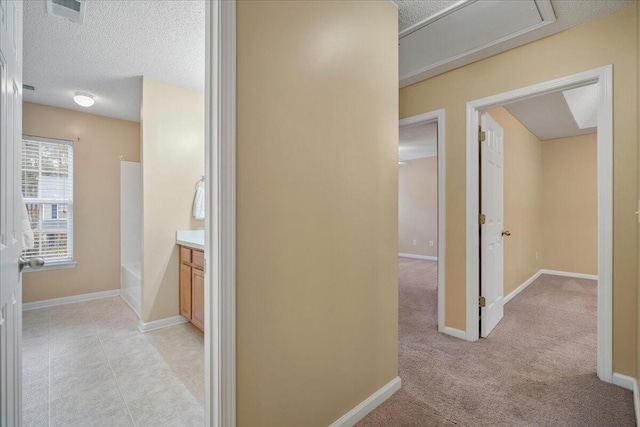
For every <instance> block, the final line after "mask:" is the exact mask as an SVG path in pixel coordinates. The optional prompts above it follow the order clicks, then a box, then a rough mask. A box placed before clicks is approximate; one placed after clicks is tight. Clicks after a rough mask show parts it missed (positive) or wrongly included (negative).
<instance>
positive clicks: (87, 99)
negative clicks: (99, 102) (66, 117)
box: [73, 92, 96, 107]
mask: <svg viewBox="0 0 640 427" xmlns="http://www.w3.org/2000/svg"><path fill="white" fill-rule="evenodd" d="M73 100H74V101H75V102H76V104H78V105H79V106H81V107H91V106H92V105H93V104H95V103H96V101H95V100H94V99H93V95H90V94H88V93H84V92H76V94H75V96H74V97H73Z"/></svg>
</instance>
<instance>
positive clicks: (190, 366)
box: [23, 297, 204, 427]
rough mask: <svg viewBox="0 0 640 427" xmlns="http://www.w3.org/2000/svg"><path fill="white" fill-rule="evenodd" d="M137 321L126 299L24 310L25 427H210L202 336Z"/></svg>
mask: <svg viewBox="0 0 640 427" xmlns="http://www.w3.org/2000/svg"><path fill="white" fill-rule="evenodd" d="M137 322H138V318H137V316H136V315H135V314H134V313H133V311H132V310H131V309H130V308H129V306H128V305H127V304H126V303H125V302H124V301H123V300H122V299H120V297H113V298H102V299H98V300H92V301H85V302H81V303H75V304H67V305H61V306H56V307H50V308H43V309H38V310H30V311H25V312H24V314H23V396H24V403H23V405H24V410H23V413H24V426H25V427H32V426H36V427H44V426H51V427H59V426H78V427H80V426H82V427H90V426H109V427H119V426H136V427H145V426H153V427H160V426H180V427H189V426H203V425H204V408H203V402H204V336H203V334H202V332H200V331H199V330H197V329H196V328H195V327H193V326H192V325H191V324H184V325H179V326H174V327H170V328H165V329H161V330H158V331H154V332H149V333H146V334H142V333H140V332H138V330H137Z"/></svg>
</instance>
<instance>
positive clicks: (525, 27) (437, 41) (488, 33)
mask: <svg viewBox="0 0 640 427" xmlns="http://www.w3.org/2000/svg"><path fill="white" fill-rule="evenodd" d="M554 21H555V15H554V13H553V9H552V8H551V3H550V2H549V0H537V1H536V0H518V1H503V0H502V1H501V0H477V1H471V2H467V3H464V4H461V6H460V7H457V8H455V9H453V10H452V11H450V12H449V13H446V14H444V15H442V16H439V17H435V18H433V19H429V20H427V21H425V22H423V23H421V24H418V25H416V26H414V27H412V28H409V29H407V30H405V31H403V32H402V33H401V34H400V47H399V54H400V80H401V81H402V80H405V79H410V80H411V81H409V82H408V83H409V84H410V83H415V82H416V81H419V80H421V78H419V74H421V73H424V72H426V71H429V70H431V69H433V68H436V67H439V66H441V65H444V64H446V63H448V62H452V61H455V60H457V59H460V58H462V57H464V56H466V55H470V54H472V53H475V52H478V51H480V50H482V49H485V48H487V47H490V46H493V45H495V44H498V43H501V42H504V41H506V40H509V39H512V38H514V37H517V36H519V35H522V34H524V33H527V32H529V31H533V30H535V29H538V28H540V27H543V26H545V25H548V24H551V23H552V22H554ZM412 77H414V79H412ZM416 78H417V79H416Z"/></svg>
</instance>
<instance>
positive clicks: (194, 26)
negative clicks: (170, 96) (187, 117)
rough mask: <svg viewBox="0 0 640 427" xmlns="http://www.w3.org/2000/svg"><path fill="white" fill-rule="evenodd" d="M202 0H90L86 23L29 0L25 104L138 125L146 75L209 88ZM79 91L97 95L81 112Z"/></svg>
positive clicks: (26, 16)
mask: <svg viewBox="0 0 640 427" xmlns="http://www.w3.org/2000/svg"><path fill="white" fill-rule="evenodd" d="M204 9H205V4H204V1H198V0H191V1H178V0H170V1H160V0H150V1H145V0H136V1H115V0H111V1H88V2H87V6H86V16H85V21H84V24H83V25H79V24H76V23H74V22H70V21H66V20H64V19H62V18H59V17H56V16H50V15H47V14H46V5H45V1H44V0H32V1H25V2H24V83H25V84H28V85H33V86H35V87H36V90H35V92H31V91H28V90H25V91H24V99H25V101H29V102H35V103H39V104H46V105H53V106H56V107H62V108H68V109H72V110H78V111H83V112H89V113H93V114H99V115H104V116H109V117H115V118H120V119H126V120H132V121H139V118H140V97H141V78H140V77H141V76H143V75H144V76H149V77H153V78H156V79H159V80H163V81H166V82H169V83H173V84H177V85H180V86H184V87H187V88H190V89H194V90H199V91H204V56H205V18H204V12H205V10H204ZM76 91H81V92H88V93H91V94H93V95H94V97H95V100H96V103H95V105H94V106H93V107H91V108H83V107H80V106H78V105H77V104H75V103H74V102H73V99H72V98H73V94H74V92H76Z"/></svg>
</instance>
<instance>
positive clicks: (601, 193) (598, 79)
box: [466, 65, 613, 382]
mask: <svg viewBox="0 0 640 427" xmlns="http://www.w3.org/2000/svg"><path fill="white" fill-rule="evenodd" d="M589 83H597V84H598V86H599V92H600V99H599V103H598V344H597V346H598V377H599V378H600V379H601V380H602V381H606V382H611V381H612V375H613V359H612V353H613V346H612V342H613V337H612V335H613V330H612V325H613V320H612V318H613V309H612V283H613V281H612V277H613V273H612V271H613V91H612V89H613V66H612V65H607V66H604V67H600V68H596V69H593V70H589V71H584V72H581V73H577V74H573V75H570V76H567V77H562V78H559V79H555V80H551V81H547V82H544V83H539V84H535V85H532V86H527V87H524V88H520V89H516V90H512V91H509V92H504V93H501V94H498V95H494V96H490V97H487V98H482V99H477V100H475V101H471V102H468V103H467V138H466V150H467V164H466V166H467V188H466V217H467V224H466V235H467V239H466V242H467V245H466V246H467V248H466V258H467V262H466V268H467V270H466V271H467V273H466V276H467V277H466V295H467V301H466V314H467V323H466V328H467V335H466V339H467V340H468V341H476V340H478V339H479V316H478V297H479V249H478V248H479V232H478V227H479V225H478V209H479V208H478V200H479V199H478V198H479V188H478V124H479V120H478V112H479V111H481V110H486V109H488V108H492V107H496V106H500V105H504V104H506V103H509V102H514V101H518V100H522V99H526V98H530V97H533V96H537V95H542V94H544V93H549V92H554V91H557V90H564V89H569V88H572V87H577V86H582V85H584V84H589Z"/></svg>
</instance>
